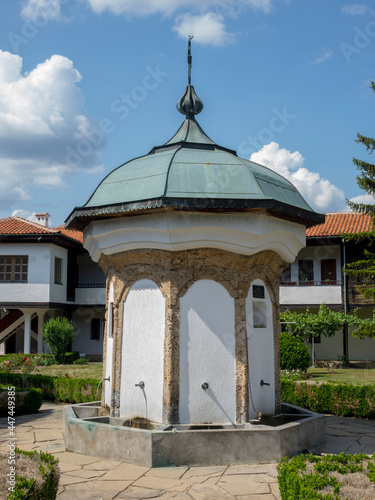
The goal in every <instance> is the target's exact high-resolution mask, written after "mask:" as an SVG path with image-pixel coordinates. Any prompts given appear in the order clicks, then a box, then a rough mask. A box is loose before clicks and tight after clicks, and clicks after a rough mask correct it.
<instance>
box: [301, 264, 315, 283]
mask: <svg viewBox="0 0 375 500" xmlns="http://www.w3.org/2000/svg"><path fill="white" fill-rule="evenodd" d="M298 281H299V284H300V285H303V284H306V285H307V284H309V285H312V284H313V283H314V261H313V260H312V259H309V260H299V261H298Z"/></svg>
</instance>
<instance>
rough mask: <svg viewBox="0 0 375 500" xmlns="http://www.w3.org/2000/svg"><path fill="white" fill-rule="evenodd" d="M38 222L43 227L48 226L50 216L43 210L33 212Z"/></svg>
mask: <svg viewBox="0 0 375 500" xmlns="http://www.w3.org/2000/svg"><path fill="white" fill-rule="evenodd" d="M35 217H36V218H37V220H38V223H39V224H41V225H42V226H44V227H49V218H50V217H51V216H50V214H49V213H47V212H44V213H42V214H35Z"/></svg>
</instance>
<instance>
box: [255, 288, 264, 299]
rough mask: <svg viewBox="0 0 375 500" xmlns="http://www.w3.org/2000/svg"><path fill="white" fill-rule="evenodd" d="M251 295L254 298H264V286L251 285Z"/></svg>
mask: <svg viewBox="0 0 375 500" xmlns="http://www.w3.org/2000/svg"><path fill="white" fill-rule="evenodd" d="M253 297H254V298H255V299H264V286H262V285H253Z"/></svg>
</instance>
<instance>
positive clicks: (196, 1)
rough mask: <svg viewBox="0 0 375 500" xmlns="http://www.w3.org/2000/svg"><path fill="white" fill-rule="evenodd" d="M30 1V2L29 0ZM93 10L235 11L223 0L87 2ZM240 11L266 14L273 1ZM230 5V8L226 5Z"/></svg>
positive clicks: (245, 1) (253, 1)
mask: <svg viewBox="0 0 375 500" xmlns="http://www.w3.org/2000/svg"><path fill="white" fill-rule="evenodd" d="M29 1H30V0H29ZM87 1H88V3H89V5H90V6H91V8H92V9H93V10H94V12H96V13H99V14H100V13H102V12H104V11H110V12H112V13H113V14H130V15H137V16H147V15H150V14H156V13H159V14H166V15H170V14H173V13H174V12H176V11H178V10H179V9H185V8H188V9H189V11H191V10H194V9H196V10H199V11H205V10H206V11H207V10H209V9H217V12H218V13H225V12H226V11H233V9H234V7H233V6H232V5H231V2H230V1H228V2H223V0H87ZM234 3H235V4H236V6H238V9H237V10H239V9H240V8H242V7H246V6H249V7H252V8H254V9H259V10H262V11H264V12H269V11H270V9H271V0H242V1H238V0H236V2H234ZM226 4H228V6H227V5H226Z"/></svg>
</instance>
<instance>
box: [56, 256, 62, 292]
mask: <svg viewBox="0 0 375 500" xmlns="http://www.w3.org/2000/svg"><path fill="white" fill-rule="evenodd" d="M55 283H57V284H58V285H61V284H62V259H60V258H59V257H55Z"/></svg>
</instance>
